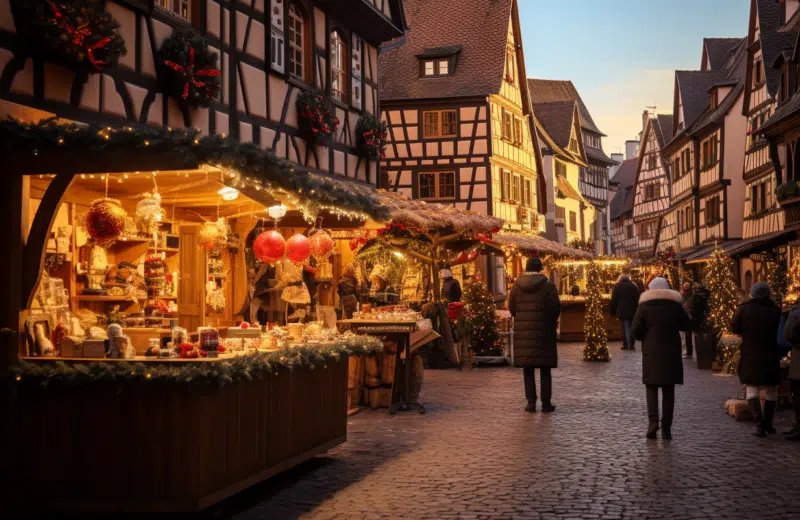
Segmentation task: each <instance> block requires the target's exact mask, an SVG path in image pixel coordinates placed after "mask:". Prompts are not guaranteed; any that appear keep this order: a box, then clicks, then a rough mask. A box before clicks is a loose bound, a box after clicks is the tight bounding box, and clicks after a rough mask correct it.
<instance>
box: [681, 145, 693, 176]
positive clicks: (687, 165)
mask: <svg viewBox="0 0 800 520" xmlns="http://www.w3.org/2000/svg"><path fill="white" fill-rule="evenodd" d="M681 155H682V156H683V160H682V161H681V162H682V163H683V172H682V173H689V172H690V171H691V169H692V152H691V151H690V150H689V149H688V148H685V149H684V150H683V151H682V152H681Z"/></svg>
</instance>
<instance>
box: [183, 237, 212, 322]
mask: <svg viewBox="0 0 800 520" xmlns="http://www.w3.org/2000/svg"><path fill="white" fill-rule="evenodd" d="M199 229H200V226H196V225H194V226H181V229H180V237H181V241H180V244H181V252H180V263H179V265H180V271H179V272H180V274H179V278H180V281H179V285H178V324H179V325H180V326H181V327H183V328H185V329H186V330H188V331H189V332H193V331H195V330H197V328H198V327H202V326H203V325H204V323H205V320H204V318H205V301H206V295H205V276H206V266H205V253H203V251H202V250H201V249H200V248H199V247H198V245H197V232H198V230H199Z"/></svg>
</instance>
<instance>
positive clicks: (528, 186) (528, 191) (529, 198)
mask: <svg viewBox="0 0 800 520" xmlns="http://www.w3.org/2000/svg"><path fill="white" fill-rule="evenodd" d="M532 188H533V184H532V183H531V181H529V180H527V179H525V196H524V199H525V200H524V201H523V203H524V204H525V205H526V206H532V205H533V204H532V203H533V189H532Z"/></svg>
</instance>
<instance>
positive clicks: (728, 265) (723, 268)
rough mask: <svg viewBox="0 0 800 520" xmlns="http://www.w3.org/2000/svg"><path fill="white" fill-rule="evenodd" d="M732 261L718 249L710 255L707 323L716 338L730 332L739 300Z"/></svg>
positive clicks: (707, 274)
mask: <svg viewBox="0 0 800 520" xmlns="http://www.w3.org/2000/svg"><path fill="white" fill-rule="evenodd" d="M733 267H734V266H733V261H732V260H731V259H730V257H727V256H725V255H724V254H723V252H722V251H721V250H720V249H715V250H714V252H713V253H711V261H710V262H709V263H708V272H707V273H706V275H705V284H706V287H708V290H709V291H710V292H711V298H710V300H709V305H708V308H709V316H708V319H709V323H710V324H711V326H712V327H713V329H714V332H715V333H716V334H717V337H720V336H722V335H723V334H728V333H729V332H730V327H731V320H732V319H733V314H734V312H736V306H737V305H738V303H739V298H738V297H737V295H736V288H737V285H736V280H735V279H734V277H733V272H734V271H733Z"/></svg>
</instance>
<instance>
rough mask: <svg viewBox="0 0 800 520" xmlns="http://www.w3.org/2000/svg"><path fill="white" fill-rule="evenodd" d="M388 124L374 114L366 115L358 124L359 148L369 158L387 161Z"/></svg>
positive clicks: (360, 118)
mask: <svg viewBox="0 0 800 520" xmlns="http://www.w3.org/2000/svg"><path fill="white" fill-rule="evenodd" d="M388 133H389V132H388V129H387V126H386V123H385V122H384V121H381V120H380V119H378V118H377V117H375V116H373V115H372V114H364V115H362V116H361V117H359V118H358V123H356V135H357V136H358V148H359V150H361V151H362V153H363V154H364V155H366V156H368V157H380V158H381V159H386V154H385V153H384V150H385V149H386V138H387V136H388Z"/></svg>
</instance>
